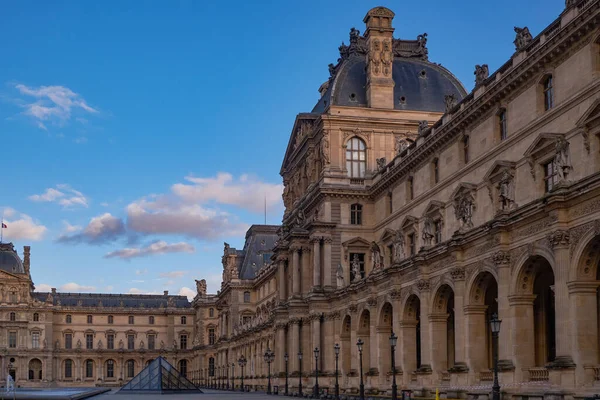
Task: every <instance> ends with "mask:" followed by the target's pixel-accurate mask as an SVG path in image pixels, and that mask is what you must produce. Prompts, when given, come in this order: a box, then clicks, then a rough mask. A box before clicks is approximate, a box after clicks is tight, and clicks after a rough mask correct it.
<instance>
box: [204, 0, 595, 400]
mask: <svg viewBox="0 0 600 400" xmlns="http://www.w3.org/2000/svg"><path fill="white" fill-rule="evenodd" d="M393 18H394V13H393V12H392V11H391V10H389V9H386V8H383V7H376V8H374V9H372V10H370V11H369V12H368V13H367V15H366V17H365V19H364V22H365V24H366V31H365V33H364V35H361V34H360V32H359V31H358V30H357V29H354V28H352V29H351V31H350V40H349V43H347V44H342V45H341V46H340V47H339V59H338V62H337V63H336V64H330V66H329V72H330V78H329V79H328V80H327V82H325V83H324V84H322V85H321V87H320V89H319V92H320V94H321V97H320V99H319V101H318V102H317V104H316V106H315V107H314V108H313V110H312V111H311V112H309V113H301V114H298V116H297V118H296V121H295V123H294V127H293V130H292V133H291V137H290V140H289V144H288V147H287V149H286V151H285V155H284V159H283V165H282V168H281V175H282V177H283V182H284V185H285V189H284V193H283V200H284V203H285V207H286V211H285V214H284V217H283V225H282V227H281V228H280V229H279V231H278V238H277V242H276V244H275V246H274V248H273V250H272V253H273V255H272V258H271V260H272V262H271V263H267V264H266V265H265V266H264V267H262V268H261V269H259V270H258V272H257V274H256V276H254V277H252V276H244V277H242V276H237V275H236V273H237V272H236V271H238V270H239V269H238V270H236V269H235V268H234V266H235V265H236V264H235V262H234V261H233V260H234V259H235V256H234V255H233V254H232V253H230V252H232V250H231V249H228V248H227V246H226V248H225V254H224V256H223V257H224V258H223V261H224V271H225V272H224V279H223V286H222V289H221V291H220V292H219V294H217V296H208V297H205V298H202V299H200V298H198V299H196V300H195V301H194V307H195V308H196V310H197V312H198V315H199V316H202V315H205V310H206V307H216V308H217V309H218V311H219V317H218V318H219V319H218V321H217V322H216V324H217V330H218V338H217V339H216V344H215V345H206V344H203V345H202V346H200V347H199V348H198V354H199V359H198V362H199V364H198V367H199V368H200V371H199V372H200V376H201V379H202V382H204V383H206V382H208V383H218V382H220V383H225V382H231V377H232V376H233V377H234V378H235V379H236V385H239V384H240V381H239V378H240V375H241V370H240V367H239V365H238V359H239V358H240V357H241V356H242V355H243V356H244V358H245V359H246V360H247V365H246V367H245V370H244V375H245V381H244V382H245V384H248V385H259V386H261V387H263V388H264V387H266V384H267V379H266V378H267V375H268V365H267V363H266V362H265V361H264V359H263V355H264V353H265V351H266V350H267V349H270V350H273V352H274V354H275V360H274V363H273V364H271V371H272V373H273V374H274V377H275V380H274V384H276V385H278V387H279V390H280V391H282V390H283V386H284V383H285V379H284V376H285V370H286V361H285V355H286V354H287V356H288V362H287V369H288V371H289V376H290V379H289V390H290V391H291V392H297V391H298V380H299V377H301V379H302V385H303V391H304V393H309V392H310V391H311V390H312V387H313V385H314V383H315V377H314V376H315V358H314V354H313V350H314V349H315V348H319V350H320V352H319V358H318V360H317V361H316V362H317V366H318V369H319V376H320V377H319V384H320V387H321V388H323V389H328V390H329V393H332V391H333V387H334V376H335V353H334V345H335V344H336V343H338V344H339V345H340V347H341V349H340V353H339V369H340V376H339V382H340V386H341V389H342V393H357V392H358V388H359V381H360V376H359V375H360V374H359V370H360V366H359V353H358V348H357V345H356V343H357V341H358V340H359V339H361V340H362V341H363V342H364V345H363V351H362V353H363V354H362V355H363V357H362V359H363V371H364V382H365V388H366V391H367V392H368V393H389V392H390V389H391V381H392V371H391V357H390V354H391V352H390V344H389V337H390V335H391V333H392V332H394V333H395V334H396V335H397V336H398V345H397V349H396V353H395V355H396V359H395V365H396V375H397V380H398V385H399V387H400V388H402V389H404V388H410V389H414V390H422V389H423V388H425V389H428V390H435V388H439V389H440V390H441V391H442V393H444V392H446V393H447V394H448V395H449V396H455V395H458V394H457V392H462V393H475V394H477V393H479V394H482V395H485V394H489V392H490V387H491V384H492V373H491V369H490V368H491V367H492V340H491V332H490V324H489V321H490V319H491V317H492V315H494V314H497V315H498V317H499V319H501V320H502V325H501V331H500V336H499V337H500V339H499V367H500V382H501V384H502V390H503V392H505V393H506V394H507V395H515V396H518V395H525V394H526V395H530V396H531V395H536V393H537V395H540V396H541V395H542V394H541V393H549V392H552V393H555V394H556V395H558V396H566V394H567V393H571V394H577V395H580V394H585V393H593V392H594V391H595V390H597V388H598V387H600V347H599V340H600V336H599V334H598V333H599V321H600V319H599V317H598V316H599V311H600V306H599V304H600V297H599V295H598V286H599V284H600V272H599V268H598V264H599V262H600V251H599V249H600V247H599V246H600V173H599V171H600V141H599V136H598V135H599V134H600V31H599V29H598V26H599V24H600V22H599V21H600V2H599V1H589V0H588V1H567V2H566V7H565V9H564V11H563V12H562V13H561V15H560V16H559V17H558V19H556V20H555V21H554V22H552V23H551V24H550V25H549V26H548V27H547V28H546V29H544V30H543V31H542V32H541V33H540V34H539V35H537V36H536V37H533V35H531V33H530V32H529V30H528V29H527V28H515V40H514V44H515V53H514V54H513V55H512V56H511V57H510V59H509V60H508V61H507V62H506V63H505V64H504V65H502V66H501V67H500V68H499V69H498V70H497V71H496V72H494V73H492V74H491V75H490V73H489V70H488V67H487V65H483V64H482V65H477V66H476V67H475V68H474V76H475V82H476V85H475V88H474V90H473V91H472V92H471V93H467V92H466V91H465V89H464V88H463V86H462V85H461V83H460V82H459V81H458V80H457V79H456V78H455V77H454V76H453V75H452V74H451V73H450V72H449V71H448V70H446V69H445V68H443V67H441V66H440V65H438V64H435V63H432V62H430V61H429V54H428V50H427V45H426V44H427V35H426V34H422V35H419V36H418V37H417V39H416V40H399V39H395V38H394V37H393V32H394V29H393V26H392V20H393ZM482 61H485V60H482ZM232 270H233V273H231V272H229V271H232ZM249 278H251V279H249ZM273 285H276V286H275V287H274V286H273ZM246 300H248V301H246ZM203 313H204V314H203ZM299 352H302V354H303V358H302V360H300V359H299V357H298V353H299ZM209 360H210V364H209ZM209 365H211V367H209Z"/></svg>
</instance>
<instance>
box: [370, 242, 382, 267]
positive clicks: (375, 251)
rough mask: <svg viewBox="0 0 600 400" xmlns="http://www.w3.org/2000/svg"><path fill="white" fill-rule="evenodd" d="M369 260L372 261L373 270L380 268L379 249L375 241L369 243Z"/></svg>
mask: <svg viewBox="0 0 600 400" xmlns="http://www.w3.org/2000/svg"><path fill="white" fill-rule="evenodd" d="M371 261H372V262H373V270H376V269H379V268H381V250H380V249H379V246H378V245H377V243H375V242H372V243H371Z"/></svg>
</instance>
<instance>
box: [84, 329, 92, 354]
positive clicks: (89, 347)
mask: <svg viewBox="0 0 600 400" xmlns="http://www.w3.org/2000/svg"><path fill="white" fill-rule="evenodd" d="M85 348H86V349H87V350H93V349H94V335H93V334H92V333H86V334H85Z"/></svg>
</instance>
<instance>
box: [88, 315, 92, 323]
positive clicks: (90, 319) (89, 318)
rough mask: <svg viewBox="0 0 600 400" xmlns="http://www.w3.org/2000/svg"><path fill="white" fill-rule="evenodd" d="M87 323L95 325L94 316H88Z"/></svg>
mask: <svg viewBox="0 0 600 400" xmlns="http://www.w3.org/2000/svg"><path fill="white" fill-rule="evenodd" d="M87 323H88V324H93V323H94V317H93V316H92V315H88V316H87Z"/></svg>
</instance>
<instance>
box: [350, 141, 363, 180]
mask: <svg viewBox="0 0 600 400" xmlns="http://www.w3.org/2000/svg"><path fill="white" fill-rule="evenodd" d="M346 169H347V170H348V176H349V177H350V178H364V177H365V172H366V170H367V146H366V145H365V142H363V141H362V139H360V138H358V137H353V138H352V139H350V141H349V142H348V143H347V144H346Z"/></svg>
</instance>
